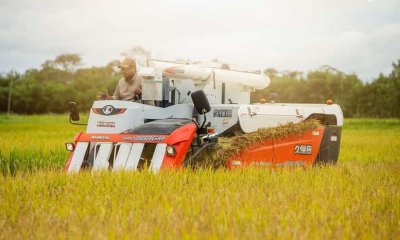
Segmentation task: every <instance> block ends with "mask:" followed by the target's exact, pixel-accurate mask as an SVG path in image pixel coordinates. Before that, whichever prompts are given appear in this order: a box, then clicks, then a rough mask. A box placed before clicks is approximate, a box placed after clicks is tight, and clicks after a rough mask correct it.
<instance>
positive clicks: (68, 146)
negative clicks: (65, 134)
mask: <svg viewBox="0 0 400 240" xmlns="http://www.w3.org/2000/svg"><path fill="white" fill-rule="evenodd" d="M65 148H66V149H67V151H70V152H72V151H74V149H75V144H74V143H72V142H68V143H65Z"/></svg>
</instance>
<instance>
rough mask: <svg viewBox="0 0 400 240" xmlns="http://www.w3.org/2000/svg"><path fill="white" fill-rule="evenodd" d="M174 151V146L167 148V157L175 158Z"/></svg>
mask: <svg viewBox="0 0 400 240" xmlns="http://www.w3.org/2000/svg"><path fill="white" fill-rule="evenodd" d="M175 154H176V150H175V147H174V146H167V155H168V156H175Z"/></svg>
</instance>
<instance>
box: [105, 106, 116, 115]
mask: <svg viewBox="0 0 400 240" xmlns="http://www.w3.org/2000/svg"><path fill="white" fill-rule="evenodd" d="M113 111H114V107H113V106H111V105H107V106H104V107H103V113H104V114H105V115H110V114H111V113H112V112H113Z"/></svg>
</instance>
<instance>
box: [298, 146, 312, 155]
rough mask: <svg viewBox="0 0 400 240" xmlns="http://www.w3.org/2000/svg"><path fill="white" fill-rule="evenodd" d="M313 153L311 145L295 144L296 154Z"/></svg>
mask: <svg viewBox="0 0 400 240" xmlns="http://www.w3.org/2000/svg"><path fill="white" fill-rule="evenodd" d="M311 153H312V146H311V145H295V146H294V154H300V155H311Z"/></svg>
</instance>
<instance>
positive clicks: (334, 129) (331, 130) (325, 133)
mask: <svg viewBox="0 0 400 240" xmlns="http://www.w3.org/2000/svg"><path fill="white" fill-rule="evenodd" d="M150 63H151V66H152V67H146V68H139V75H141V76H142V77H143V79H144V81H143V82H142V100H155V102H156V106H149V105H145V104H141V103H138V102H128V101H117V100H100V101H95V102H94V104H93V106H92V108H91V111H90V115H89V120H88V124H87V130H86V132H85V133H82V132H81V133H78V134H77V135H76V137H75V140H74V142H70V143H66V148H67V150H68V151H71V155H70V157H69V159H68V161H67V164H66V171H67V172H68V173H74V172H79V171H80V170H81V169H90V170H104V169H112V171H116V170H133V171H135V170H140V169H149V170H150V171H153V172H158V171H159V170H160V169H168V168H181V167H185V166H190V165H193V164H195V163H196V162H197V161H200V160H201V159H199V156H200V155H201V154H199V153H201V152H207V151H209V149H210V145H216V144H218V138H219V137H221V136H222V137H234V136H235V135H238V134H248V133H253V132H256V131H257V130H258V129H260V128H270V127H277V126H279V125H282V124H286V123H290V122H292V123H300V122H303V121H305V120H308V119H317V120H319V121H320V122H321V125H320V126H319V127H317V128H316V129H313V130H310V131H306V132H304V133H302V134H291V135H289V136H286V137H283V138H281V139H275V140H274V141H272V140H260V141H259V142H258V143H257V144H252V145H251V146H247V147H246V148H245V150H243V151H240V152H237V153H235V154H232V156H231V157H230V158H229V159H227V160H226V162H225V165H226V167H227V168H230V169H231V168H237V167H244V166H251V165H253V166H254V165H255V166H265V167H269V168H271V167H272V168H276V167H283V166H312V165H314V164H316V163H323V164H327V163H336V161H337V159H338V154H339V148H340V133H341V126H342V125H343V113H342V110H341V108H340V107H339V106H338V105H336V104H287V103H257V104H250V93H251V92H254V91H255V90H256V89H264V88H266V87H267V86H268V85H269V83H270V80H269V78H268V77H267V76H266V75H264V74H263V73H262V72H245V71H235V70H229V69H226V66H224V65H222V66H219V67H215V66H205V65H201V64H182V63H174V62H162V61H154V60H152V61H151V62H150ZM76 121H79V113H78V111H77V107H76V103H73V102H72V103H70V122H71V123H73V124H77V123H76Z"/></svg>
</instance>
